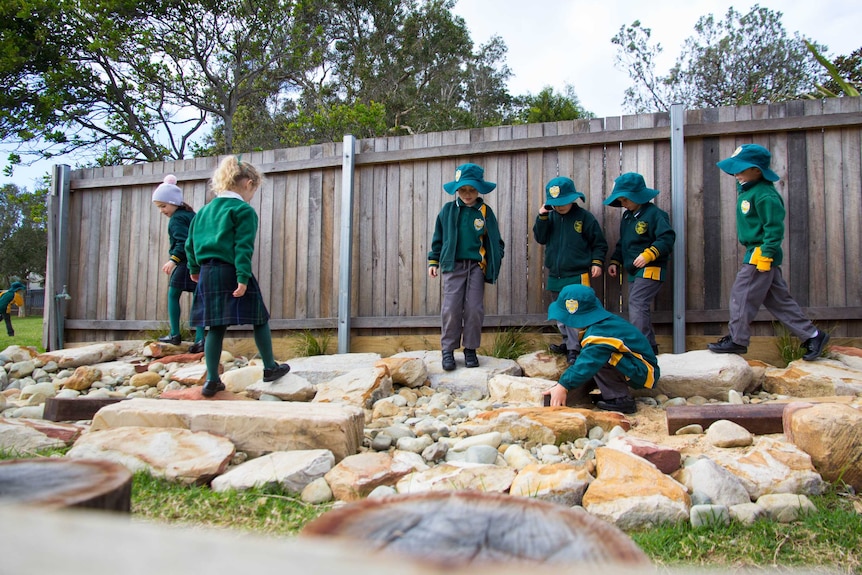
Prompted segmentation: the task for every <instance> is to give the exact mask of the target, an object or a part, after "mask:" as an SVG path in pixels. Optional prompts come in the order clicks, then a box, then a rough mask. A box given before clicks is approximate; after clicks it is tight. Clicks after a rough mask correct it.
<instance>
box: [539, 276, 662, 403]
mask: <svg viewBox="0 0 862 575" xmlns="http://www.w3.org/2000/svg"><path fill="white" fill-rule="evenodd" d="M548 320H552V321H557V322H559V323H561V324H563V325H564V326H565V329H566V330H567V334H566V336H567V338H568V339H567V341H573V342H577V341H579V342H580V345H581V349H580V351H579V352H578V356H577V358H576V359H575V363H574V364H572V365H571V366H569V368H568V369H567V370H566V371H565V372H563V375H562V376H561V377H560V380H559V383H558V384H557V385H555V386H554V387H552V388H551V389H549V390H547V391H545V392H544V395H550V396H551V405H552V406H556V405H566V395H567V393H568V391H569V390H570V389H575V388H578V387H580V386H581V385H584V384H586V383H587V382H588V381H590V379H594V380H595V382H596V383H597V384H598V387H599V390H600V391H601V392H602V399H601V400H600V401H598V402H597V403H596V406H597V407H598V408H599V409H604V410H606V411H618V412H620V413H635V412H636V411H637V407H636V406H635V400H634V398H633V397H632V396H631V393H630V392H629V386H631V387H634V388H644V387H646V388H652V387H653V386H655V384H656V383H657V382H658V378H659V367H658V360H657V359H656V356H655V354H654V353H653V350H652V346H651V345H650V342H649V340H647V338H646V336H644V334H642V333H641V331H640V330H639V329H637V328H636V327H635V326H633V325H632V324H630V323H629V322H627V321H626V320H624V319H622V318H621V317H618V316H616V315H614V314H612V313H611V312H609V311H607V310H605V308H604V307H602V304H601V302H600V301H599V299H598V298H597V297H596V294H595V292H594V291H593V290H592V288H590V287H587V286H584V285H578V284H573V285H570V286H566V287H564V288H563V289H562V291H561V292H560V295H559V297H557V300H556V301H555V302H554V303H552V304H551V305H550V307H549V308H548Z"/></svg>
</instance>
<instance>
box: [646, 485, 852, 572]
mask: <svg viewBox="0 0 862 575" xmlns="http://www.w3.org/2000/svg"><path fill="white" fill-rule="evenodd" d="M809 499H810V500H811V502H812V503H814V505H815V506H816V507H817V513H810V514H806V515H803V516H802V517H801V518H800V519H799V520H798V521H795V522H793V523H778V522H776V521H774V520H771V519H764V520H760V521H757V522H755V523H754V524H753V525H743V524H741V523H738V522H735V521H731V523H730V524H729V525H713V526H709V527H700V528H694V527H692V526H691V525H690V524H689V523H682V524H674V525H662V526H658V527H652V528H650V529H649V530H648V531H637V532H633V533H629V535H631V537H632V539H634V541H635V543H637V544H638V546H639V547H640V548H641V549H642V550H643V551H644V552H645V553H646V554H647V555H648V556H649V557H650V559H651V560H652V561H653V563H655V564H656V565H663V566H668V567H681V566H685V567H691V566H704V567H706V566H708V567H724V568H726V569H733V570H734V571H738V570H740V569H743V570H744V569H746V568H751V569H758V570H759V569H766V568H768V567H773V568H778V567H782V568H784V567H794V568H808V569H810V568H814V567H816V568H818V570H819V569H821V568H824V567H826V568H830V569H833V570H835V571H830V572H835V573H862V521H860V519H859V515H858V513H857V512H856V511H855V510H854V507H853V506H854V501H855V502H858V501H859V496H858V495H854V494H852V491H851V490H848V491H843V490H841V489H840V488H836V487H833V488H832V489H830V490H829V491H828V492H827V493H826V494H824V495H821V496H809Z"/></svg>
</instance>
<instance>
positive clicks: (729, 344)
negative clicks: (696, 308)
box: [706, 335, 814, 354]
mask: <svg viewBox="0 0 862 575" xmlns="http://www.w3.org/2000/svg"><path fill="white" fill-rule="evenodd" d="M812 339H814V338H812ZM706 347H708V348H709V351H711V352H714V353H737V354H743V353H748V348H747V347H745V346H744V345H739V344H738V343H734V342H733V340H732V339H730V336H729V335H726V336H724V337H723V338H721V339H720V340H718V341H717V342H715V343H710V344H707V346H706Z"/></svg>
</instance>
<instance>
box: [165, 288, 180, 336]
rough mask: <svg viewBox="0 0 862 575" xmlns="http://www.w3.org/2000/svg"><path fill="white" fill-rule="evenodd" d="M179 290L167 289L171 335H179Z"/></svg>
mask: <svg viewBox="0 0 862 575" xmlns="http://www.w3.org/2000/svg"><path fill="white" fill-rule="evenodd" d="M181 295H183V291H182V290H181V289H179V288H175V287H169V288H168V322H170V324H171V335H180V296H181Z"/></svg>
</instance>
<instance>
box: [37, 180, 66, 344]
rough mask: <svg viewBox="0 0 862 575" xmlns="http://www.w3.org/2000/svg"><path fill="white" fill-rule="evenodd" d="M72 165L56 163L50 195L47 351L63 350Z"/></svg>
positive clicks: (44, 339) (44, 341)
mask: <svg viewBox="0 0 862 575" xmlns="http://www.w3.org/2000/svg"><path fill="white" fill-rule="evenodd" d="M70 176H71V168H70V167H69V166H67V165H65V164H57V165H55V166H54V169H53V172H52V177H51V194H50V196H49V197H48V260H47V262H46V265H45V269H46V270H47V271H48V273H47V275H48V277H47V278H45V307H44V311H43V312H42V318H43V327H42V346H43V347H44V348H45V349H46V350H56V349H63V330H64V329H65V327H64V320H65V317H66V301H67V300H69V299H71V298H70V297H69V294H68V293H67V292H66V285H67V284H68V278H69V195H70V194H71V188H70V186H69V179H70Z"/></svg>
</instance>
